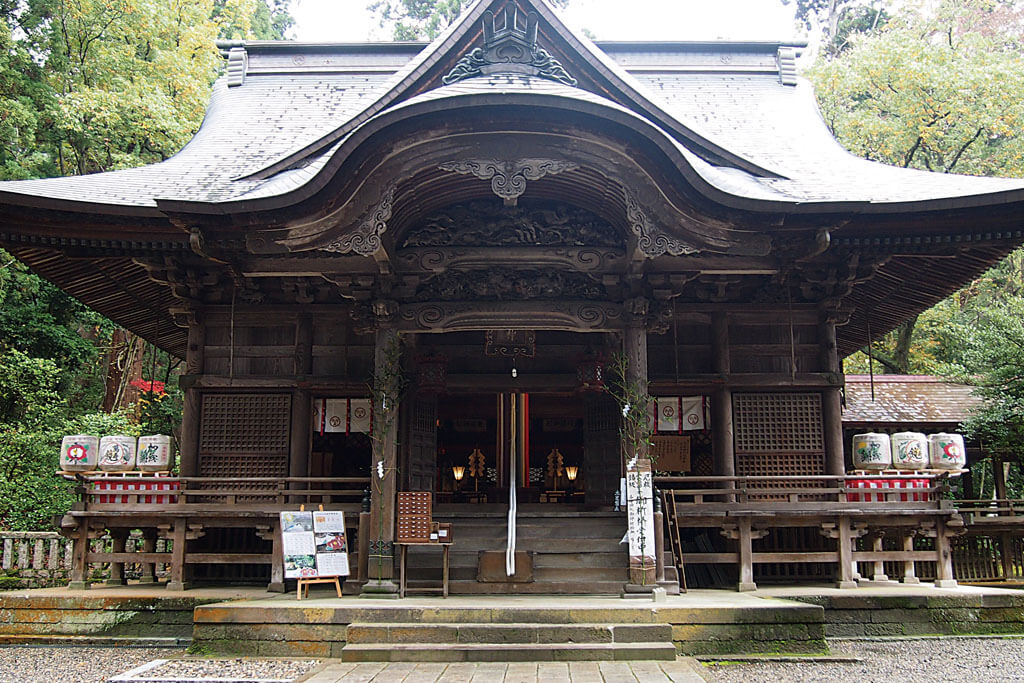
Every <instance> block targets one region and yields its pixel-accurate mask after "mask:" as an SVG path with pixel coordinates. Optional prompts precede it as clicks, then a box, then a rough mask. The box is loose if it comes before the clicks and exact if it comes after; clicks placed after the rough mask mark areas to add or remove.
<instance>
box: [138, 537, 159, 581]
mask: <svg viewBox="0 0 1024 683" xmlns="http://www.w3.org/2000/svg"><path fill="white" fill-rule="evenodd" d="M142 552H144V553H155V552H156V529H154V528H152V527H150V528H148V529H143V530H142ZM139 583H156V562H143V563H142V575H141V576H140V577H139Z"/></svg>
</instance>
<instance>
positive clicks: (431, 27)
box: [368, 0, 569, 40]
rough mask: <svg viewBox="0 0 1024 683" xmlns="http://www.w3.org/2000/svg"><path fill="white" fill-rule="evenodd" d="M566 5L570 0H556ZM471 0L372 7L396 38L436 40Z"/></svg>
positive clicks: (403, 0) (405, 0) (416, 0)
mask: <svg viewBox="0 0 1024 683" xmlns="http://www.w3.org/2000/svg"><path fill="white" fill-rule="evenodd" d="M552 2H553V4H554V5H555V6H556V7H565V6H566V5H568V4H569V0H552ZM469 4H470V0H377V1H376V2H373V3H371V4H370V5H369V7H368V9H369V10H370V11H371V12H373V13H374V15H376V17H377V20H378V21H379V22H380V25H381V26H384V27H390V28H391V31H392V37H393V38H394V40H433V39H434V38H436V37H437V36H438V35H440V33H441V31H443V30H445V28H447V27H448V25H449V24H451V23H452V22H453V21H455V19H456V18H458V16H459V14H461V13H462V10H463V9H465V8H466V7H467V6H468V5H469Z"/></svg>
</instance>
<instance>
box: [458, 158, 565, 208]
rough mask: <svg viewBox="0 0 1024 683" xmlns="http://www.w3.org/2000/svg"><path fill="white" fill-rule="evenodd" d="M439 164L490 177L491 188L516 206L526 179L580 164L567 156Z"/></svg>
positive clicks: (480, 176) (482, 177)
mask: <svg viewBox="0 0 1024 683" xmlns="http://www.w3.org/2000/svg"><path fill="white" fill-rule="evenodd" d="M438 168H440V169H441V170H442V171H449V172H450V173H460V174H462V175H473V176H476V177H477V178H479V179H480V180H490V181H491V192H493V193H494V194H495V195H496V196H498V197H501V199H502V200H504V202H505V206H515V205H516V201H517V200H518V199H519V198H520V197H521V196H522V195H523V193H524V192H526V181H527V180H540V179H541V178H543V177H544V176H546V175H554V174H557V173H565V172H566V171H573V170H576V169H577V168H579V164H577V163H575V162H572V161H565V160H564V159H509V160H504V161H502V160H499V159H462V160H457V161H446V162H445V163H443V164H441V165H440V166H438Z"/></svg>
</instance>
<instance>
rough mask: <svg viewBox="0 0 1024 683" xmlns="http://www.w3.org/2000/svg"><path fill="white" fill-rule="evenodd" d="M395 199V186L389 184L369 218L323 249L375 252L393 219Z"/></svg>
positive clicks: (371, 253) (337, 251)
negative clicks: (392, 212)
mask: <svg viewBox="0 0 1024 683" xmlns="http://www.w3.org/2000/svg"><path fill="white" fill-rule="evenodd" d="M394 200H395V186H394V185H389V186H388V187H387V189H385V190H384V194H383V195H382V196H381V200H380V203H378V204H377V206H376V207H375V208H374V209H373V211H371V212H370V216H369V218H367V219H366V220H365V221H363V222H362V223H361V224H360V225H359V227H358V228H356V229H355V230H353V231H351V232H348V233H345V234H344V235H342V236H341V237H339V238H338V239H336V240H334V241H333V242H331V243H330V244H328V245H327V246H325V247H321V248H320V249H321V251H331V252H334V253H337V254H349V253H352V252H355V253H357V254H359V255H360V256H372V255H373V254H375V253H376V252H377V251H379V250H380V248H381V240H380V236H381V235H383V234H384V232H385V231H386V230H387V229H388V220H390V219H391V208H392V204H393V202H394Z"/></svg>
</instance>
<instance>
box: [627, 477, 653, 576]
mask: <svg viewBox="0 0 1024 683" xmlns="http://www.w3.org/2000/svg"><path fill="white" fill-rule="evenodd" d="M652 483H653V482H652V477H651V461H650V460H644V459H641V460H637V461H635V462H633V463H630V467H629V468H628V469H627V470H626V513H627V514H626V519H627V523H628V528H629V581H630V583H633V584H639V585H647V586H650V585H654V583H655V582H656V576H655V571H654V567H655V559H654V500H653V496H654V492H653V489H652Z"/></svg>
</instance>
